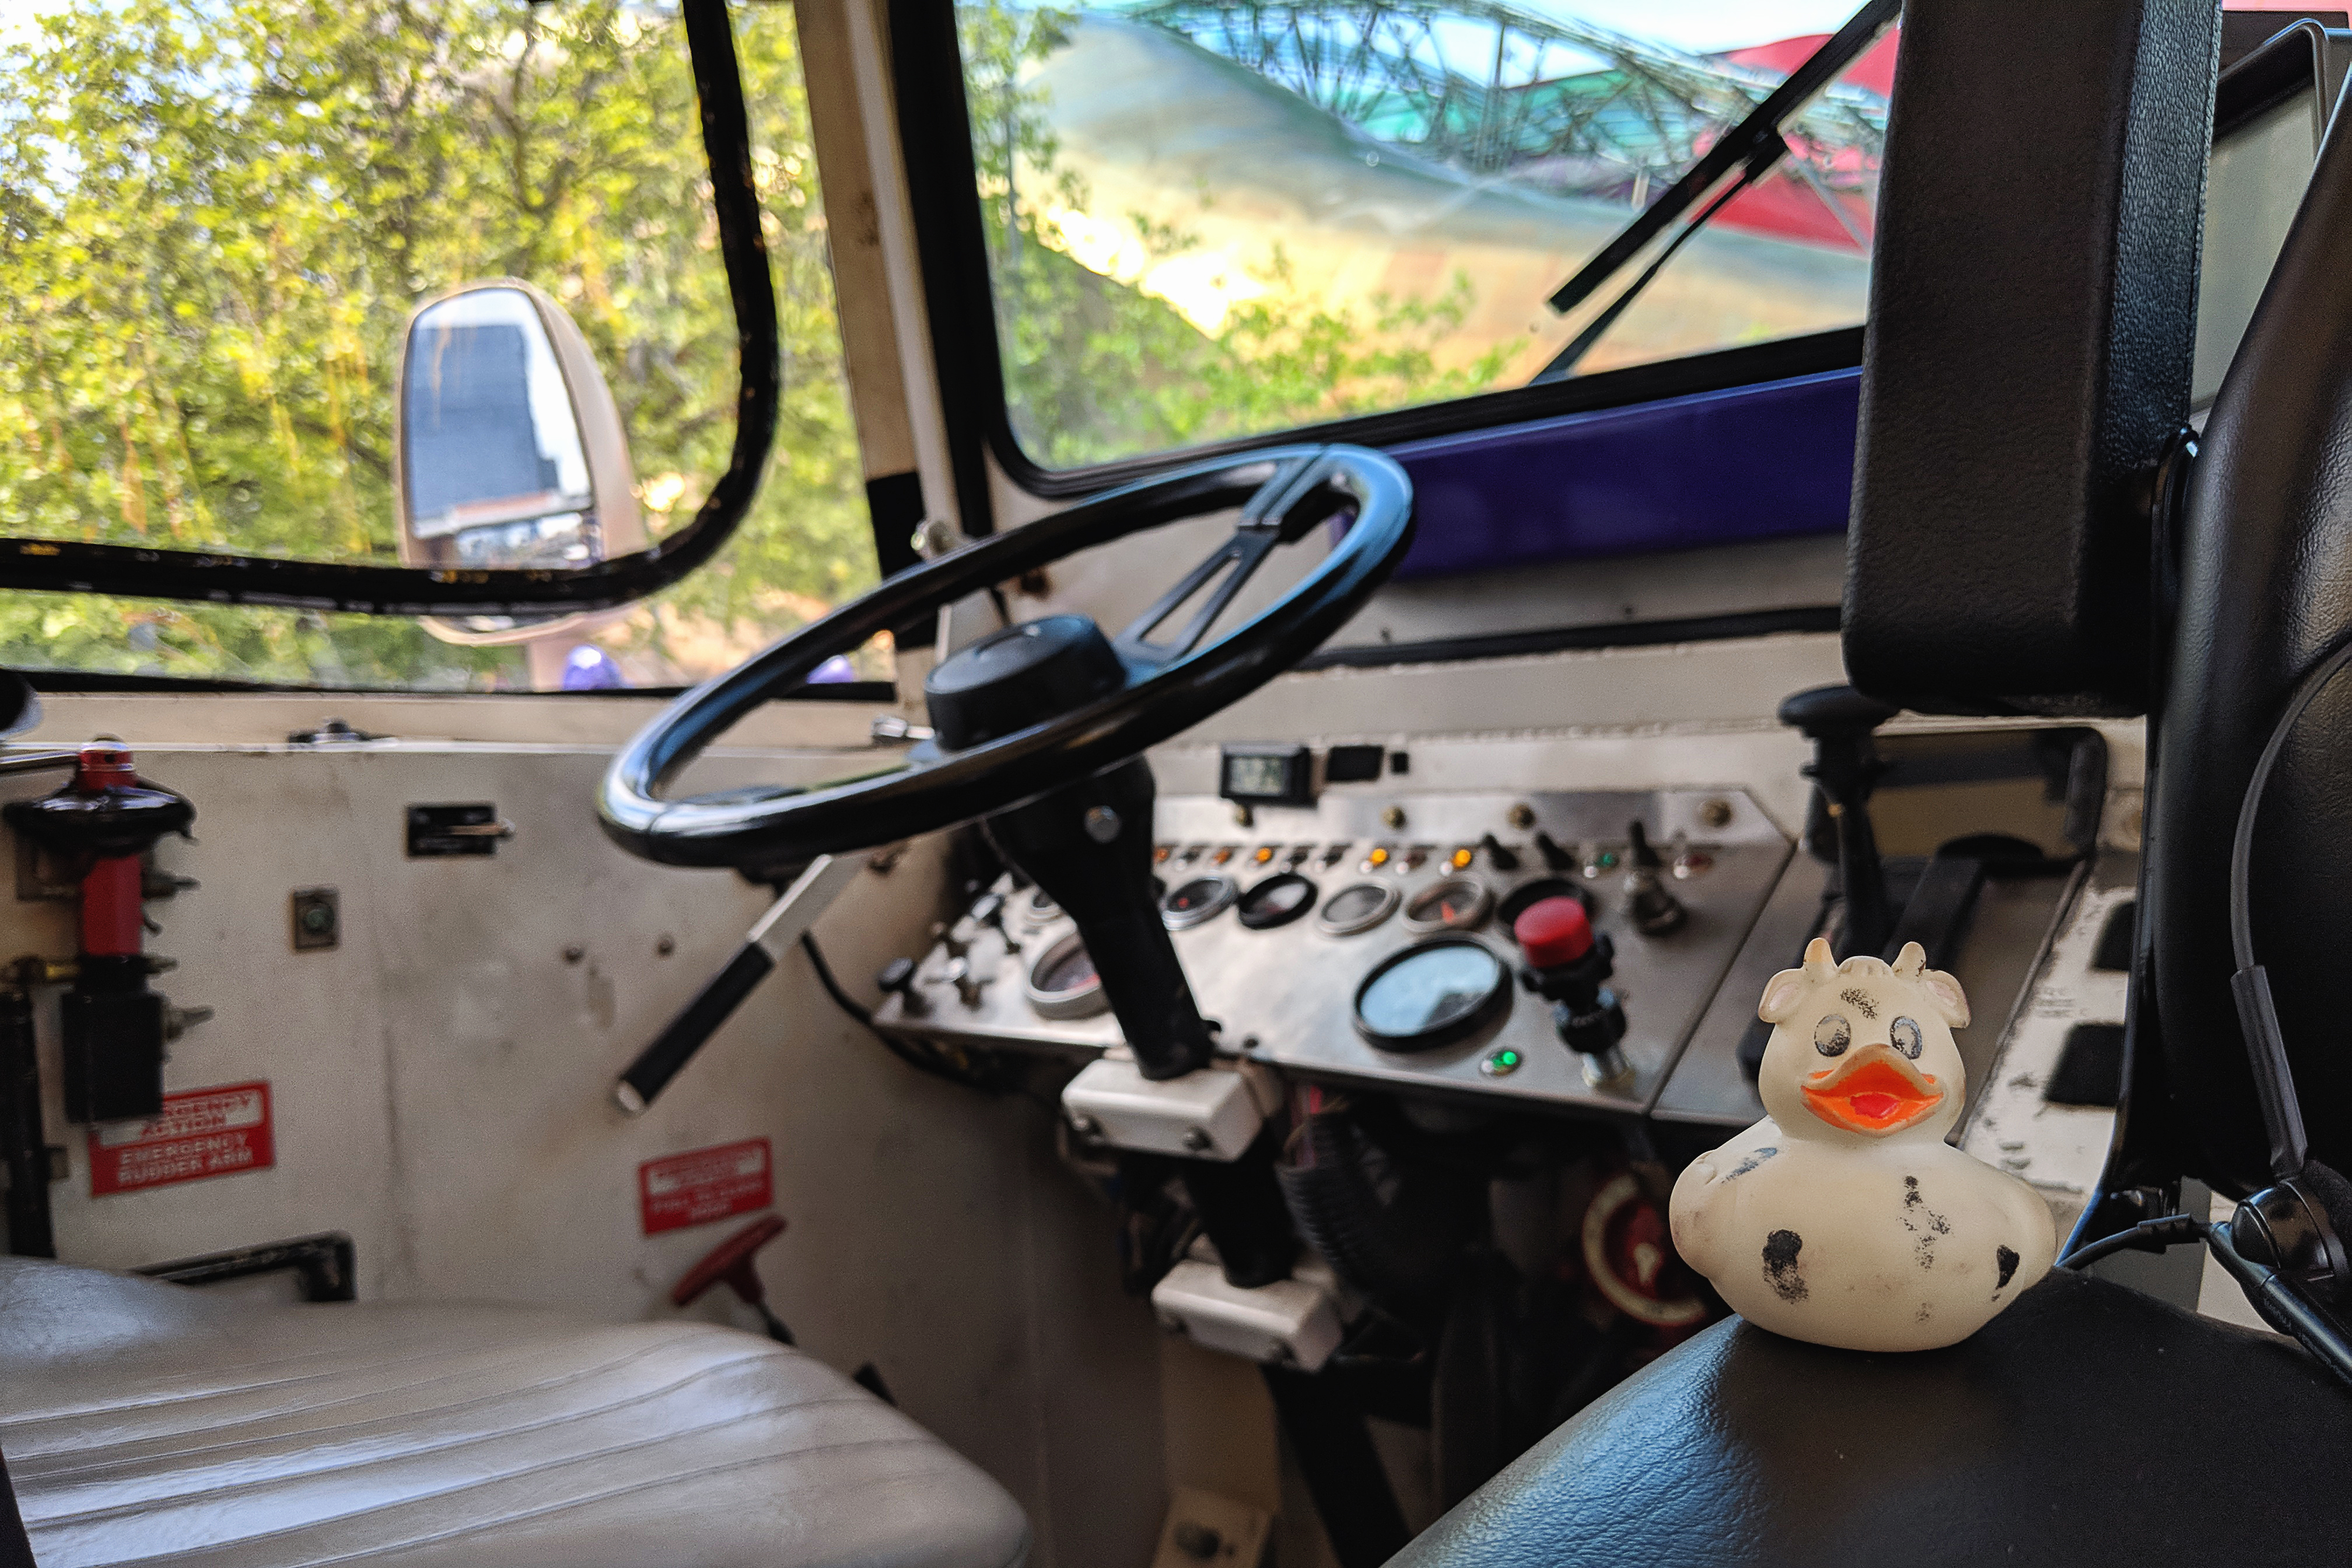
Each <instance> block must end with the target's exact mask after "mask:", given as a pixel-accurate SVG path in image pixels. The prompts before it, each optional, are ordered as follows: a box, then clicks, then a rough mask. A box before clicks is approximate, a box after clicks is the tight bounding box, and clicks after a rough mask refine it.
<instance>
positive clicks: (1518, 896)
mask: <svg viewBox="0 0 2352 1568" xmlns="http://www.w3.org/2000/svg"><path fill="white" fill-rule="evenodd" d="M1546 899H1574V900H1576V901H1577V902H1578V903H1580V904H1582V905H1583V906H1584V912H1585V913H1586V914H1588V915H1589V914H1591V912H1592V895H1591V892H1589V891H1588V890H1587V889H1585V888H1584V887H1583V886H1582V885H1581V884H1579V883H1576V882H1571V881H1569V880H1568V879H1565V878H1562V877H1538V878H1537V879H1535V880H1534V881H1532V882H1522V883H1520V884H1519V885H1518V886H1517V887H1516V888H1513V889H1511V890H1510V891H1509V892H1508V893H1507V894H1506V895H1505V896H1504V898H1503V901H1502V902H1501V903H1499V904H1496V906H1495V919H1496V921H1498V922H1500V923H1501V925H1502V927H1503V929H1504V930H1505V931H1508V930H1510V929H1511V928H1512V927H1513V926H1515V925H1517V924H1518V923H1519V917H1520V916H1521V915H1523V914H1526V913H1527V912H1528V910H1529V909H1531V908H1533V907H1534V906H1535V905H1537V904H1539V903H1541V902H1543V901H1544V900H1546Z"/></svg>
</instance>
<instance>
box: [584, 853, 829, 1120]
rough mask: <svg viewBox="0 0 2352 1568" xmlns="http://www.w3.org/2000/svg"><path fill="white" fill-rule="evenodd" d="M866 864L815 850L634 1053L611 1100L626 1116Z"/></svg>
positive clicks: (648, 1100) (672, 1073)
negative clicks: (715, 968) (719, 963)
mask: <svg viewBox="0 0 2352 1568" xmlns="http://www.w3.org/2000/svg"><path fill="white" fill-rule="evenodd" d="M865 864H866V858H865V857H864V856H862V855H820V856H818V857H817V858H815V859H814V860H812V861H810V862H809V867H808V869H807V870H805V871H803V872H802V873H801V874H800V876H799V877H798V878H796V879H794V880H793V885H792V886H791V887H789V888H787V889H784V892H783V896H782V898H780V899H778V900H776V901H775V902H774V903H772V904H770V905H769V906H768V912H767V913H766V914H763V915H761V917H760V921H759V923H758V924H757V925H754V926H753V927H752V928H751V932H750V934H749V935H747V936H745V937H744V939H743V945H742V946H741V947H740V948H738V949H736V951H735V956H734V957H733V958H732V959H730V960H729V961H728V964H727V967H726V968H724V969H722V970H720V971H719V973H717V974H714V975H712V976H711V977H710V979H709V982H708V983H707V984H705V985H704V986H703V987H702V989H701V990H700V991H698V992H696V993H695V995H694V1000H693V1001H691V1002H688V1004H687V1005H686V1006H685V1007H684V1008H683V1009H682V1010H680V1012H679V1013H678V1015H677V1017H675V1018H672V1019H671V1020H670V1021H669V1024H668V1026H667V1027H666V1028H664V1029H663V1030H662V1032H661V1033H660V1034H658V1035H656V1036H655V1037H654V1043H653V1044H652V1045H649V1046H647V1047H646V1048H645V1049H644V1050H642V1051H640V1052H639V1053H637V1059H636V1060H635V1061H633V1062H631V1063H630V1064H629V1068H628V1070H627V1071H626V1072H624V1073H623V1074H622V1075H621V1078H620V1081H619V1082H617V1083H615V1084H614V1086H613V1102H614V1104H615V1105H618V1106H619V1107H620V1108H621V1110H622V1111H623V1113H624V1114H625V1115H629V1116H637V1115H642V1114H643V1113H644V1111H645V1109H646V1107H647V1106H648V1105H651V1104H652V1103H653V1102H654V1100H655V1099H656V1097H657V1096H658V1095H660V1093H661V1091H662V1090H663V1089H667V1088H668V1087H669V1080H670V1079H674V1078H676V1077H677V1074H678V1069H679V1068H683V1067H685V1066H686V1064H687V1063H688V1061H689V1060H691V1059H692V1058H693V1056H694V1053H695V1052H697V1051H698V1050H700V1049H701V1048H702V1043H703V1042H704V1041H705V1040H708V1039H709V1038H710V1037H711V1036H712V1035H715V1034H717V1033H718V1032H719V1025H721V1024H723V1023H725V1022H726V1021H727V1020H728V1019H729V1018H730V1017H732V1016H734V1015H735V1009H736V1008H738V1007H740V1006H741V1005H743V998H744V997H746V996H749V995H750V994H751V993H752V991H753V990H754V989H755V988H756V987H757V986H758V985H759V984H760V982H761V981H762V980H765V979H766V978H767V977H768V975H769V973H770V972H771V971H772V970H773V969H774V968H775V967H776V961H777V960H778V959H780V958H782V956H783V954H784V950H785V949H786V948H787V947H789V946H791V945H792V944H793V942H798V941H799V940H800V939H801V936H802V933H803V932H804V931H807V930H808V929H809V927H811V926H813V925H814V924H816V918H817V916H819V915H821V914H823V913H824V911H825V909H826V908H827V906H829V905H830V904H831V903H832V902H833V900H835V898H836V897H837V896H839V894H840V892H841V890H842V889H844V888H846V887H847V886H849V883H850V879H852V878H854V877H856V875H857V873H858V870H859V869H860V868H862V867H864V865H865Z"/></svg>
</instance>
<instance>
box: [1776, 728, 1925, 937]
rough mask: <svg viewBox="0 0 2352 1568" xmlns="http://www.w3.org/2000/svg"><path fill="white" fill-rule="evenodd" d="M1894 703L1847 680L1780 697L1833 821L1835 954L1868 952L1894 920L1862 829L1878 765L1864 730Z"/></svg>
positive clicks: (1874, 845) (1873, 842)
mask: <svg viewBox="0 0 2352 1568" xmlns="http://www.w3.org/2000/svg"><path fill="white" fill-rule="evenodd" d="M1899 711H1901V710H1899V709H1895V708H1892V707H1890V706H1888V705H1887V704H1886V703H1884V702H1881V701H1879V700H1877V699H1876V698H1874V697H1864V695H1863V694H1862V693H1861V692H1859V691H1856V690H1855V689H1853V687H1851V686H1817V687H1815V688H1813V689H1811V690H1810V691H1800V692H1798V693H1797V694H1796V695H1795V696H1793V697H1791V698H1790V699H1789V700H1786V701H1784V702H1782V703H1781V704H1780V722H1782V723H1783V724H1787V725H1790V726H1791V727H1793V728H1795V729H1797V730H1799V731H1802V732H1803V734H1804V736H1805V738H1806V739H1807V740H1809V741H1811V742H1812V743H1813V760H1812V762H1811V764H1810V765H1808V766H1807V767H1806V769H1805V776H1806V777H1808V778H1810V779H1811V780H1812V781H1813V784H1814V785H1815V787H1817V788H1818V789H1819V790H1820V791H1821V795H1822V804H1823V805H1824V806H1825V807H1826V808H1827V810H1828V813H1829V816H1830V820H1831V821H1832V823H1833V824H1835V826H1836V833H1837V851H1838V884H1839V887H1840V889H1841V890H1842V891H1843V897H1844V900H1845V922H1844V930H1843V932H1842V933H1841V934H1842V937H1843V940H1842V941H1841V942H1839V943H1838V956H1839V957H1841V958H1850V957H1852V956H1853V955H1854V954H1855V953H1858V952H1859V953H1868V954H1870V955H1871V956H1873V957H1876V956H1877V955H1878V954H1879V953H1880V952H1883V951H1885V947H1886V939H1887V936H1888V935H1889V933H1890V932H1891V931H1892V929H1893V925H1894V922H1893V921H1892V920H1891V919H1890V918H1889V916H1888V913H1887V908H1886V876H1885V871H1884V870H1883V869H1882V868H1880V866H1879V863H1878V840H1877V838H1876V837H1874V836H1873V834H1872V833H1871V830H1870V792H1871V790H1872V789H1873V788H1874V787H1875V786H1876V784H1877V783H1878V780H1879V775H1881V774H1882V773H1885V771H1886V764H1885V763H1884V762H1882V761H1881V760H1880V759H1879V755H1878V750H1877V748H1876V747H1875V746H1874V745H1872V744H1871V734H1872V732H1873V731H1875V730H1876V729H1877V728H1878V727H1879V726H1880V725H1881V724H1884V723H1885V722H1886V721H1888V720H1889V719H1892V718H1894V717H1895V714H1896V713H1897V712H1899Z"/></svg>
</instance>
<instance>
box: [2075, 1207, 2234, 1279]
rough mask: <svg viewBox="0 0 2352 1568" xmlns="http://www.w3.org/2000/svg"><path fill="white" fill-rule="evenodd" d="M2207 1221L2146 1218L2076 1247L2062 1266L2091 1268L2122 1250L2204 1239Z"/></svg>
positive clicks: (2175, 1216)
mask: <svg viewBox="0 0 2352 1568" xmlns="http://www.w3.org/2000/svg"><path fill="white" fill-rule="evenodd" d="M2208 1228H2210V1227H2209V1226H2207V1225H2206V1223H2205V1222H2204V1221H2203V1220H2201V1219H2199V1218H2198V1217H2197V1216H2196V1215H2190V1214H2168V1215H2161V1216H2159V1217H2158V1218H2156V1219H2144V1220H2142V1221H2140V1222H2139V1223H2138V1224H2137V1225H2136V1226H2132V1227H2131V1228H2130V1229H2129V1230H2119V1231H2117V1232H2116V1233H2115V1234H2114V1235H2113V1236H2105V1237H2100V1238H2099V1239H2098V1240H2096V1241H2094V1242H2088V1243H2085V1244H2084V1245H2083V1246H2081V1247H2076V1248H2075V1249H2074V1251H2072V1252H2070V1253H2068V1254H2067V1255H2066V1256H2065V1257H2063V1258H2060V1259H2059V1260H2058V1267H2059V1268H2089V1267H2090V1266H2091V1265H2092V1264H2094V1263H2096V1262H2097V1261H2099V1259H2101V1258H2109V1257H2112V1256H2114V1255H2115V1254H2116V1253H2118V1252H2126V1251H2131V1252H2162V1251H2164V1250H2165V1249H2166V1248H2167V1247H2178V1246H2179V1245H2180V1244H2181V1243H2182V1242H2184V1241H2201V1240H2203V1239H2204V1237H2205V1233H2206V1231H2207V1229H2208Z"/></svg>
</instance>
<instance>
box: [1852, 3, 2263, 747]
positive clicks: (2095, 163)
mask: <svg viewBox="0 0 2352 1568" xmlns="http://www.w3.org/2000/svg"><path fill="white" fill-rule="evenodd" d="M2219 38H2220V17H2219V8H2218V7H2217V6H2216V5H2214V4H2213V3H2212V0H2066V3H2065V4H2064V5H2047V4H2035V3H2032V0H1935V3H1933V4H1914V5H1909V6H1907V7H1906V10H1905V13H1904V20H1903V47H1902V52H1901V55H1900V57H1899V59H1898V62H1897V65H1896V68H1895V98H1894V110H1893V118H1892V121H1891V122H1890V124H1889V128H1888V132H1887V143H1886V161H1885V176H1884V179H1883V182H1882V184H1881V186H1880V191H1879V208H1878V234H1877V243H1876V252H1875V258H1874V264H1873V268H1872V273H1871V300H1870V326H1869V336H1868V339H1867V345H1866V347H1865V349H1864V363H1863V393H1862V426H1861V440H1860V445H1859V448H1858V450H1857V453H1856V457H1855V470H1854V492H1853V521H1852V529H1851V531H1850V534H1849V540H1850V544H1849V549H1850V556H1849V570H1848V574H1847V584H1846V605H1845V617H1844V634H1845V658H1846V668H1847V671H1848V673H1849V675H1850V676H1851V678H1852V679H1853V683H1854V685H1855V686H1857V687H1859V688H1860V689H1863V690H1864V691H1866V692H1868V693H1869V694H1870V695H1872V696H1874V697H1878V698H1883V699H1885V700H1887V701H1890V702H1895V703H1897V704H1899V705H1901V706H1903V707H1906V708H1911V709H1915V710H1922V711H1930V712H1948V713H2051V714H2097V713H2134V712H2137V711H2139V710H2141V708H2142V706H2143V705H2144V703H2145V700H2146V691H2147V668H2148V652H2149V644H2148V630H2147V627H2148V622H2147V613H2146V605H2147V572H2146V563H2147V523H2146V518H2147V508H2146V493H2145V487H2146V482H2147V473H2148V470H2149V469H2150V468H2151V467H2152V466H2153V465H2154V463H2155V461H2156V459H2157V457H2158V453H2159V452H2160V451H2161V449H2162V448H2163V447H2164V444H2165V442H2166V441H2167V439H2168V437H2171V436H2172V434H2173V433H2174V432H2175V431H2176V430H2177V429H2178V428H2179V426H2180V423H2181V421H2182V420H2183V419H2184V418H2185V417H2186V416H2187V415H2188V413H2189V370H2190V365H2191V358H2192V351H2193V344H2194V337H2195V326H2196V306H2197V292H2196V290H2197V258H2198V234H2199V216H2200V210H2201V202H2202V193H2203V190H2204V170H2205V153H2206V143H2207V138H2208V135H2209V132H2210V115H2211V105H2212V99H2213V83H2214V72H2215V63H2214V62H2215V58H2216V49H2217V47H2218V44H2219Z"/></svg>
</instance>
